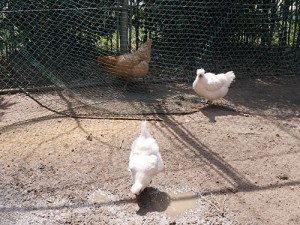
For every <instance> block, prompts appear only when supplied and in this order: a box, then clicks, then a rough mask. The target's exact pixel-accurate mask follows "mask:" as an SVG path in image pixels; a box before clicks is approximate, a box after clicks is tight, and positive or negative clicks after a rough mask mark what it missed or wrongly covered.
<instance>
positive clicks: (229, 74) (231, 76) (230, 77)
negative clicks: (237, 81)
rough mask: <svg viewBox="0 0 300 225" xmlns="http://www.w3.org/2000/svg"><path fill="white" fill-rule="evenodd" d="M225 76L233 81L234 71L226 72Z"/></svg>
mask: <svg viewBox="0 0 300 225" xmlns="http://www.w3.org/2000/svg"><path fill="white" fill-rule="evenodd" d="M226 76H227V77H228V79H229V80H230V81H233V80H234V78H235V75H234V72H233V71H229V72H227V73H226Z"/></svg>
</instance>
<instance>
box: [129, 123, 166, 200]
mask: <svg viewBox="0 0 300 225" xmlns="http://www.w3.org/2000/svg"><path fill="white" fill-rule="evenodd" d="M129 170H130V171H131V175H132V180H133V185H132V187H131V192H132V193H133V194H136V195H139V194H140V193H141V192H142V191H143V190H144V189H145V188H146V187H147V186H148V185H149V184H150V182H151V180H152V178H153V177H154V176H155V175H157V174H158V173H159V172H162V171H163V170H164V163H163V160H162V158H161V155H160V153H159V147H158V144H157V142H156V140H155V139H154V138H153V137H152V136H151V134H150V132H149V131H148V128H147V122H146V121H143V122H142V124H141V134H140V136H139V137H138V138H137V139H136V140H135V141H134V142H133V144H132V146H131V152H130V157H129Z"/></svg>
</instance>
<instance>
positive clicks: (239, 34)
mask: <svg viewBox="0 0 300 225" xmlns="http://www.w3.org/2000/svg"><path fill="white" fill-rule="evenodd" d="M0 10H1V11H0V19H1V20H0V34H1V35H0V36H1V37H0V51H1V59H0V76H1V78H0V89H1V90H6V91H7V90H8V91H13V90H15V89H21V90H22V91H24V92H26V93H27V94H28V95H29V96H31V97H32V98H33V99H34V100H36V101H37V102H39V103H40V104H41V105H43V106H45V107H48V108H49V109H51V110H54V111H58V112H65V113H67V114H71V115H72V114H82V115H88V114H89V115H90V114H106V115H129V114H155V113H176V112H190V111H193V110H194V109H195V107H197V105H199V102H200V101H199V100H198V98H197V96H195V94H194V92H193V90H192V89H191V82H192V81H193V80H194V77H195V71H196V69H197V68H199V67H203V68H205V69H206V70H207V71H213V72H215V73H218V72H226V71H228V70H233V71H234V72H235V74H236V76H237V78H238V79H248V78H255V77H267V76H269V77H282V76H295V75H299V71H300V48H299V45H300V18H299V15H300V1H299V0H296V1H295V0H294V1H292V0H253V1H246V0H235V1H225V0H210V1H203V0H198V1H196V0H185V1H182V0H181V1H177V0H144V1H140V0H119V1H117V0H114V1H110V0H51V1H49V0H48V1H34V0H22V1H18V0H0ZM148 39H152V40H153V43H152V48H151V61H150V64H149V65H150V66H149V72H148V73H147V76H146V77H145V79H142V78H136V79H132V80H131V81H130V82H128V84H127V88H126V89H125V88H124V86H125V83H126V81H124V80H123V79H121V78H118V77H116V76H113V75H111V74H110V73H108V72H107V70H105V69H104V68H103V66H101V65H99V64H98V57H99V56H117V55H120V54H124V53H130V52H136V51H137V49H138V48H140V47H141V46H142V44H143V43H144V42H145V41H147V40H148ZM116 68H117V70H120V71H125V70H124V68H122V67H116ZM124 73H127V72H124Z"/></svg>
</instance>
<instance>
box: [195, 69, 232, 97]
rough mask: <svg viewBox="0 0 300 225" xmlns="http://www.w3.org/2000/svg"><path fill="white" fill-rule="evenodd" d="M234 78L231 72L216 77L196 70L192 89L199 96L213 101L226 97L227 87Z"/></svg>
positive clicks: (201, 70)
mask: <svg viewBox="0 0 300 225" xmlns="http://www.w3.org/2000/svg"><path fill="white" fill-rule="evenodd" d="M234 78H235V75H234V73H233V72H232V71H229V72H227V73H220V74H217V75H216V74H214V73H205V70H204V69H202V68H201V69H198V70H197V76H196V79H195V81H194V83H193V88H194V90H195V92H196V93H197V94H198V95H199V96H201V97H204V98H206V99H207V100H209V101H213V100H216V99H219V98H223V97H225V96H226V95H227V92H228V89H229V86H230V84H231V82H232V81H233V80H234Z"/></svg>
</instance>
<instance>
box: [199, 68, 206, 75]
mask: <svg viewBox="0 0 300 225" xmlns="http://www.w3.org/2000/svg"><path fill="white" fill-rule="evenodd" d="M200 74H202V75H204V74H205V70H204V69H203V68H201V69H197V75H200Z"/></svg>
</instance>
